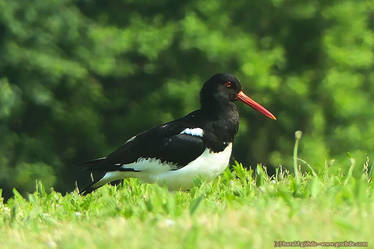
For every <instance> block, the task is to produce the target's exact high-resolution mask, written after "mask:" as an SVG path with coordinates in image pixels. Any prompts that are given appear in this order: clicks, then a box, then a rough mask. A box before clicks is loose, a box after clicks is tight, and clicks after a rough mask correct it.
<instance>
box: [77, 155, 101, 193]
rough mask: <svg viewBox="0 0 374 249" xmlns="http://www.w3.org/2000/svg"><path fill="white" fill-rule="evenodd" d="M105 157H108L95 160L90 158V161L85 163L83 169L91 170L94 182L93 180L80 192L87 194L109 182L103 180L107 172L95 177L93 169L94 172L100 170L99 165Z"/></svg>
mask: <svg viewBox="0 0 374 249" xmlns="http://www.w3.org/2000/svg"><path fill="white" fill-rule="evenodd" d="M105 159H106V158H105V157H102V158H97V159H93V160H90V161H87V162H85V163H84V166H83V169H84V170H86V171H89V172H90V174H91V180H92V182H91V184H90V185H88V186H87V187H85V188H83V189H82V190H80V191H79V194H81V195H87V194H89V193H91V192H92V191H94V190H95V189H98V188H100V187H101V186H103V185H104V184H105V183H107V182H106V181H103V178H105V175H106V174H104V175H102V174H101V176H99V177H94V175H93V173H92V172H93V171H94V172H97V171H98V169H99V168H100V167H99V165H100V164H101V163H102V162H103V161H104V160H105Z"/></svg>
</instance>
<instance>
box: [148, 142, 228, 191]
mask: <svg viewBox="0 0 374 249" xmlns="http://www.w3.org/2000/svg"><path fill="white" fill-rule="evenodd" d="M231 151H232V143H230V144H229V145H228V146H227V147H226V149H225V150H224V151H221V152H218V153H214V152H210V151H209V149H206V150H205V151H204V152H203V154H201V156H200V157H198V158H197V159H196V160H194V161H192V162H190V163H189V164H187V165H186V166H184V167H183V168H181V169H178V170H173V171H167V172H161V173H158V174H157V173H156V174H149V175H143V176H144V178H143V179H144V180H145V181H147V182H157V183H159V184H161V185H164V184H165V185H166V186H167V187H168V188H169V189H171V190H179V189H181V190H185V189H189V188H191V187H192V186H193V182H194V179H195V178H197V177H203V178H205V179H207V180H212V179H213V178H215V177H217V176H218V175H219V174H221V173H222V172H223V171H224V170H225V168H226V167H227V165H228V164H229V161H230V156H231ZM144 173H145V172H144Z"/></svg>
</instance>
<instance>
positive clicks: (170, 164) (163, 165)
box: [80, 73, 276, 194]
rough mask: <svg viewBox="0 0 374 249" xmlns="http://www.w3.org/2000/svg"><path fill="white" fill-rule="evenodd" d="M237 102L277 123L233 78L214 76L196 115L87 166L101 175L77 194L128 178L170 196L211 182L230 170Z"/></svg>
mask: <svg viewBox="0 0 374 249" xmlns="http://www.w3.org/2000/svg"><path fill="white" fill-rule="evenodd" d="M236 100H239V101H241V102H243V103H245V104H247V105H249V106H250V107H252V108H254V109H256V110H258V111H260V112H262V113H263V114H264V115H266V116H268V117H269V118H271V119H274V120H275V119H276V118H275V116H274V115H273V114H271V113H270V112H269V111H268V110H266V109H265V108H264V107H262V106H261V105H260V104H258V103H256V102H255V101H254V100H252V99H251V98H249V97H248V96H247V95H245V94H244V93H243V91H242V87H241V85H240V82H239V80H238V79H237V78H236V77H235V76H233V75H230V74H226V73H224V74H216V75H214V76H212V77H211V78H210V79H209V80H208V81H206V82H205V84H204V86H203V88H202V89H201V92H200V102H201V109H200V110H197V111H194V112H191V113H190V114H188V115H187V116H185V117H183V118H180V119H177V120H174V121H171V122H169V123H165V124H163V125H160V126H157V127H154V128H151V129H149V130H146V131H144V132H143V133H140V134H138V135H136V136H134V137H132V138H131V139H129V140H128V141H126V142H125V143H124V144H123V145H122V146H121V147H119V148H118V149H117V150H116V151H114V152H113V153H111V154H109V155H108V156H107V157H103V158H99V159H95V160H92V161H88V162H86V165H87V168H88V169H89V170H90V171H91V172H101V173H104V175H103V177H101V178H100V179H98V180H96V181H94V182H93V183H92V184H91V185H89V186H88V187H86V188H85V189H83V190H82V191H81V192H80V193H81V194H88V193H90V192H92V191H94V190H95V189H97V188H99V187H101V186H103V185H104V184H106V183H109V182H112V181H116V180H121V179H124V178H129V177H136V178H139V179H141V180H142V181H144V182H149V183H154V182H156V183H159V184H161V185H166V186H167V187H168V188H169V189H171V190H186V189H189V188H191V187H192V186H193V181H194V178H196V177H199V176H202V177H204V178H206V179H208V180H210V179H213V178H214V177H216V176H218V175H219V174H220V173H222V171H223V170H224V169H225V168H226V167H227V165H228V164H229V160H230V156H231V151H232V143H233V141H234V137H235V134H236V133H237V131H238V128H239V113H238V110H237V107H236V105H235V103H234V102H235V101H236Z"/></svg>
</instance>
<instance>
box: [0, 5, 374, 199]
mask: <svg viewBox="0 0 374 249" xmlns="http://www.w3.org/2000/svg"><path fill="white" fill-rule="evenodd" d="M373 10H374V4H373V3H372V1H355V0H339V1H337V0H332V1H321V0H310V1H307V2H305V1H303V2H300V1H291V0H289V1H288V0H265V1H264V0H253V1H244V0H239V1H234V2H223V1H215V0H199V1H185V0H184V1H171V0H155V1H147V0H145V1H134V0H121V1H109V2H108V1H92V0H76V1H73V0H50V1H42V0H40V1H26V2H25V1H21V0H13V1H5V0H0V139H1V143H0V188H3V189H4V193H5V195H9V194H10V191H11V188H12V187H17V188H19V189H20V190H21V191H23V192H26V191H32V190H33V181H35V179H41V180H42V181H44V183H46V184H47V185H49V186H55V188H56V189H57V190H60V191H67V190H71V189H72V188H73V186H74V180H75V179H76V178H77V174H78V175H79V172H80V169H79V164H80V162H82V161H85V160H87V159H91V158H93V157H95V156H98V155H105V154H107V153H109V152H110V151H111V150H113V149H114V148H115V147H117V146H118V145H119V144H121V143H122V142H123V141H125V140H126V139H127V138H129V137H130V136H132V135H133V134H135V133H137V132H140V131H142V130H144V129H146V128H150V127H152V126H154V125H157V124H159V123H161V122H167V121H169V120H171V119H174V118H177V117H180V116H182V115H185V114H186V113H188V112H189V111H191V110H193V109H195V108H198V106H199V98H198V91H199V89H200V87H201V85H202V83H203V82H204V81H205V80H206V79H207V78H209V77H210V76H211V75H212V74H214V73H217V72H230V73H233V74H235V75H237V76H238V77H239V78H240V79H241V80H242V83H243V86H244V88H245V89H246V90H247V92H249V93H250V95H251V96H252V97H253V98H254V99H256V100H258V102H260V103H262V104H263V105H264V106H266V107H268V108H269V109H270V110H271V111H272V112H273V113H275V114H276V115H277V117H278V121H276V122H272V121H270V120H267V119H265V118H264V117H262V116H260V115H258V114H257V113H255V112H253V111H252V110H250V109H248V108H241V117H242V120H241V128H240V133H239V135H238V138H237V141H236V144H235V148H234V158H235V159H237V160H239V161H241V162H243V163H245V164H246V165H248V166H254V165H255V164H256V163H257V162H261V163H265V164H267V165H272V166H275V167H276V166H279V165H285V166H291V163H290V156H291V154H292V153H291V152H292V146H293V141H294V135H293V134H294V131H295V130H297V129H301V130H303V131H304V134H305V135H304V139H303V142H302V153H301V156H302V157H303V158H304V159H305V160H306V161H308V162H309V163H310V164H312V165H313V167H315V168H316V169H318V168H321V167H324V163H325V160H330V159H336V160H337V161H338V162H339V163H336V164H335V165H339V167H342V166H344V165H348V164H349V161H348V160H346V153H347V152H348V151H349V152H351V153H352V155H353V156H354V157H355V158H356V159H359V160H365V158H366V155H370V153H371V149H372V148H373V147H374V139H373V138H374V127H373V126H372V125H371V121H372V120H373V118H374V109H371V108H370V105H371V104H372V103H373V101H372V97H373V94H374V85H373V83H372V82H373V80H374V73H373V53H374V49H373V48H374V33H373V29H374V14H373V13H374V11H373ZM251 93H252V94H251ZM371 155H372V154H371ZM359 163H360V162H359ZM336 167H337V168H339V167H338V166H336Z"/></svg>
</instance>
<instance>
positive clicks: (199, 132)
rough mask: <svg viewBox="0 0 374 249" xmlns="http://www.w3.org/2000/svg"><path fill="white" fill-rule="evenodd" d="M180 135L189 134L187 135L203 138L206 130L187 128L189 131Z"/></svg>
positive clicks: (184, 131) (186, 130)
mask: <svg viewBox="0 0 374 249" xmlns="http://www.w3.org/2000/svg"><path fill="white" fill-rule="evenodd" d="M180 134H187V135H191V136H196V137H203V135H204V130H203V129H201V128H193V129H190V128H187V129H185V130H183V131H182V132H181V133H180Z"/></svg>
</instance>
